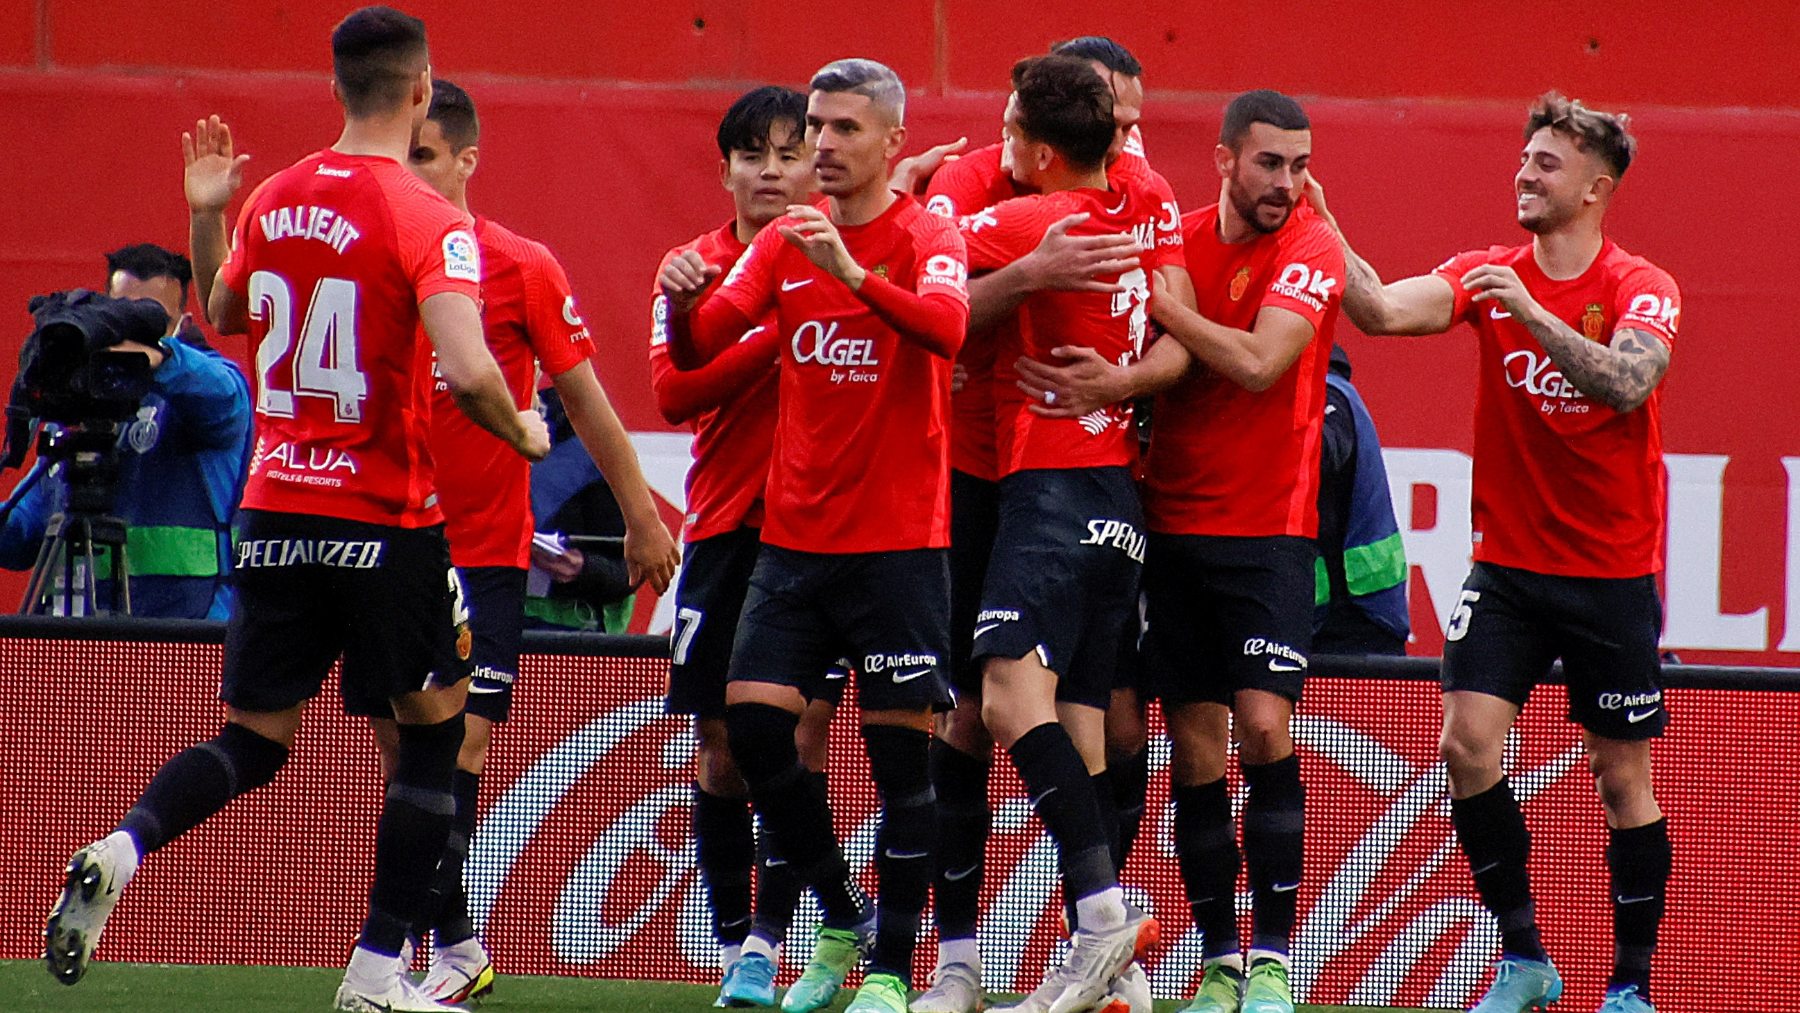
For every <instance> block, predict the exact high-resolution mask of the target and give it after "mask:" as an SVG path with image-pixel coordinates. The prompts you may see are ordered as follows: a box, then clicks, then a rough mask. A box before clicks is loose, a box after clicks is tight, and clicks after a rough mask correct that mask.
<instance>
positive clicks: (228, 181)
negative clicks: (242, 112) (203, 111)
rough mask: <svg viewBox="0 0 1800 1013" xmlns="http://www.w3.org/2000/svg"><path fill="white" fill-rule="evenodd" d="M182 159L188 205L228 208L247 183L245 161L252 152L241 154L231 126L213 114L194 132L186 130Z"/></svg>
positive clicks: (198, 208)
mask: <svg viewBox="0 0 1800 1013" xmlns="http://www.w3.org/2000/svg"><path fill="white" fill-rule="evenodd" d="M181 159H182V162H183V163H185V164H186V166H187V169H186V172H185V173H184V175H183V177H182V187H183V189H184V190H185V191H186V193H187V202H188V208H189V209H190V210H192V211H205V212H218V211H223V210H225V207H226V205H228V204H230V203H231V198H232V195H233V194H235V193H237V192H238V188H239V187H241V186H243V185H244V163H245V162H248V161H250V156H249V155H239V154H237V153H236V152H235V151H234V150H233V148H232V144H231V127H230V126H229V125H227V124H226V123H225V121H223V120H221V119H219V118H218V117H217V116H210V117H208V118H206V119H204V120H200V121H198V122H196V123H195V124H194V132H193V133H191V134H190V133H187V132H185V131H184V132H183V133H182V135H181Z"/></svg>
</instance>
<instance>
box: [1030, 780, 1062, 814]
mask: <svg viewBox="0 0 1800 1013" xmlns="http://www.w3.org/2000/svg"><path fill="white" fill-rule="evenodd" d="M1054 794H1056V786H1055V785H1052V786H1051V787H1049V788H1046V789H1044V793H1043V794H1042V795H1039V796H1037V797H1035V798H1030V799H1026V804H1027V805H1029V806H1031V807H1032V808H1033V809H1036V808H1037V806H1038V803H1039V802H1042V801H1043V800H1045V799H1047V798H1049V797H1050V796H1052V795H1054Z"/></svg>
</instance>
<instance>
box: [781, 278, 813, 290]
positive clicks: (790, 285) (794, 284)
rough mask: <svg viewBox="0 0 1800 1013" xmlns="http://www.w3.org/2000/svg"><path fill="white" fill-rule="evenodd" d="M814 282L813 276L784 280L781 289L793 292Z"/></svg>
mask: <svg viewBox="0 0 1800 1013" xmlns="http://www.w3.org/2000/svg"><path fill="white" fill-rule="evenodd" d="M812 283H813V280H812V279H811V278H802V279H800V280H799V281H784V282H782V283H781V290H782V291H783V292H792V291H793V290H795V289H797V288H805V287H806V286H808V285H811V284H812Z"/></svg>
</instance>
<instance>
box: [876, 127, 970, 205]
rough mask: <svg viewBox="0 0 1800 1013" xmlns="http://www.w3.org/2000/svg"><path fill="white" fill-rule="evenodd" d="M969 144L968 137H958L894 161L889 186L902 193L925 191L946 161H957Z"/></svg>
mask: <svg viewBox="0 0 1800 1013" xmlns="http://www.w3.org/2000/svg"><path fill="white" fill-rule="evenodd" d="M968 146H969V139H968V138H967V137H958V138H957V139H956V140H954V141H951V142H950V143H949V144H939V145H937V146H935V147H930V148H926V149H925V150H924V151H921V152H919V153H918V154H916V155H908V156H906V157H905V158H902V159H901V160H900V161H898V162H895V163H894V174H893V176H891V177H890V178H889V180H888V186H890V187H892V188H893V189H895V190H898V191H900V192H901V193H923V192H924V191H925V188H926V187H928V186H930V185H931V177H933V176H935V175H937V171H938V170H939V169H941V168H943V167H944V163H945V162H954V161H956V159H957V153H958V152H960V151H962V149H964V148H966V147H968Z"/></svg>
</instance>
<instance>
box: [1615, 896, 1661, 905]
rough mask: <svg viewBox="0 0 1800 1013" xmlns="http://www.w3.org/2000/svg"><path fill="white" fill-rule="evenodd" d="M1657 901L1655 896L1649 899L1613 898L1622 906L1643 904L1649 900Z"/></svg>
mask: <svg viewBox="0 0 1800 1013" xmlns="http://www.w3.org/2000/svg"><path fill="white" fill-rule="evenodd" d="M1655 899H1656V895H1655V894H1652V895H1650V896H1648V897H1614V898H1613V900H1615V901H1618V902H1619V904H1620V905H1625V904H1642V903H1643V902H1645V901H1647V900H1655Z"/></svg>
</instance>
